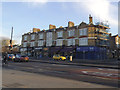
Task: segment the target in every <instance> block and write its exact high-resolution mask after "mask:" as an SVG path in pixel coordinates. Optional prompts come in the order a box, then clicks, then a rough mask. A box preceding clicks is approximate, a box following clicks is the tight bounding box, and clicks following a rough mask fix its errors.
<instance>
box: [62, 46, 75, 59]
mask: <svg viewBox="0 0 120 90" xmlns="http://www.w3.org/2000/svg"><path fill="white" fill-rule="evenodd" d="M75 49H76V47H75V46H69V47H64V48H62V49H61V50H60V55H62V56H71V55H72V56H73V58H75V52H76V50H75Z"/></svg>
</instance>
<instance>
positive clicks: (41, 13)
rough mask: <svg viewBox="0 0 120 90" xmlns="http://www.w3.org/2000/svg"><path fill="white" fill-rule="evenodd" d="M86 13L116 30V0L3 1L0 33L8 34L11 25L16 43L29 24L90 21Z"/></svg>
mask: <svg viewBox="0 0 120 90" xmlns="http://www.w3.org/2000/svg"><path fill="white" fill-rule="evenodd" d="M89 14H91V16H92V17H93V22H94V24H95V23H96V22H99V21H108V22H109V25H110V28H111V29H110V33H112V35H115V34H118V2H110V1H108V0H98V1H96V2H93V1H86V2H48V1H47V0H45V2H39V1H38V0H34V2H27V1H26V2H2V33H0V36H4V37H9V38H10V32H11V29H12V26H13V28H14V32H13V39H14V40H16V41H17V42H16V43H18V44H20V43H21V38H22V35H23V34H24V33H27V32H29V31H30V30H32V28H40V29H41V30H43V29H46V30H47V29H48V28H49V24H53V25H56V27H59V26H63V27H66V26H68V22H69V21H73V22H74V23H75V25H79V24H80V23H81V22H82V21H84V22H86V23H89Z"/></svg>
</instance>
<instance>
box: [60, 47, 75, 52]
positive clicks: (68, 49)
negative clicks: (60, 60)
mask: <svg viewBox="0 0 120 90" xmlns="http://www.w3.org/2000/svg"><path fill="white" fill-rule="evenodd" d="M74 50H75V47H64V48H63V49H62V50H60V52H74Z"/></svg>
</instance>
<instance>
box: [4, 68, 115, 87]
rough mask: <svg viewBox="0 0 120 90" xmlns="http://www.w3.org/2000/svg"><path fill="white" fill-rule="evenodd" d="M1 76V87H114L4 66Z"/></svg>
mask: <svg viewBox="0 0 120 90" xmlns="http://www.w3.org/2000/svg"><path fill="white" fill-rule="evenodd" d="M2 76H3V78H2V88H114V87H112V86H106V85H100V84H95V83H88V82H83V81H76V80H70V79H65V78H60V77H53V76H47V75H42V74H36V73H29V72H24V71H18V70H12V69H6V68H3V73H2Z"/></svg>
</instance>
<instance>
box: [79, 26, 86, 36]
mask: <svg viewBox="0 0 120 90" xmlns="http://www.w3.org/2000/svg"><path fill="white" fill-rule="evenodd" d="M79 33H80V36H81V35H87V28H83V29H79Z"/></svg>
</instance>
